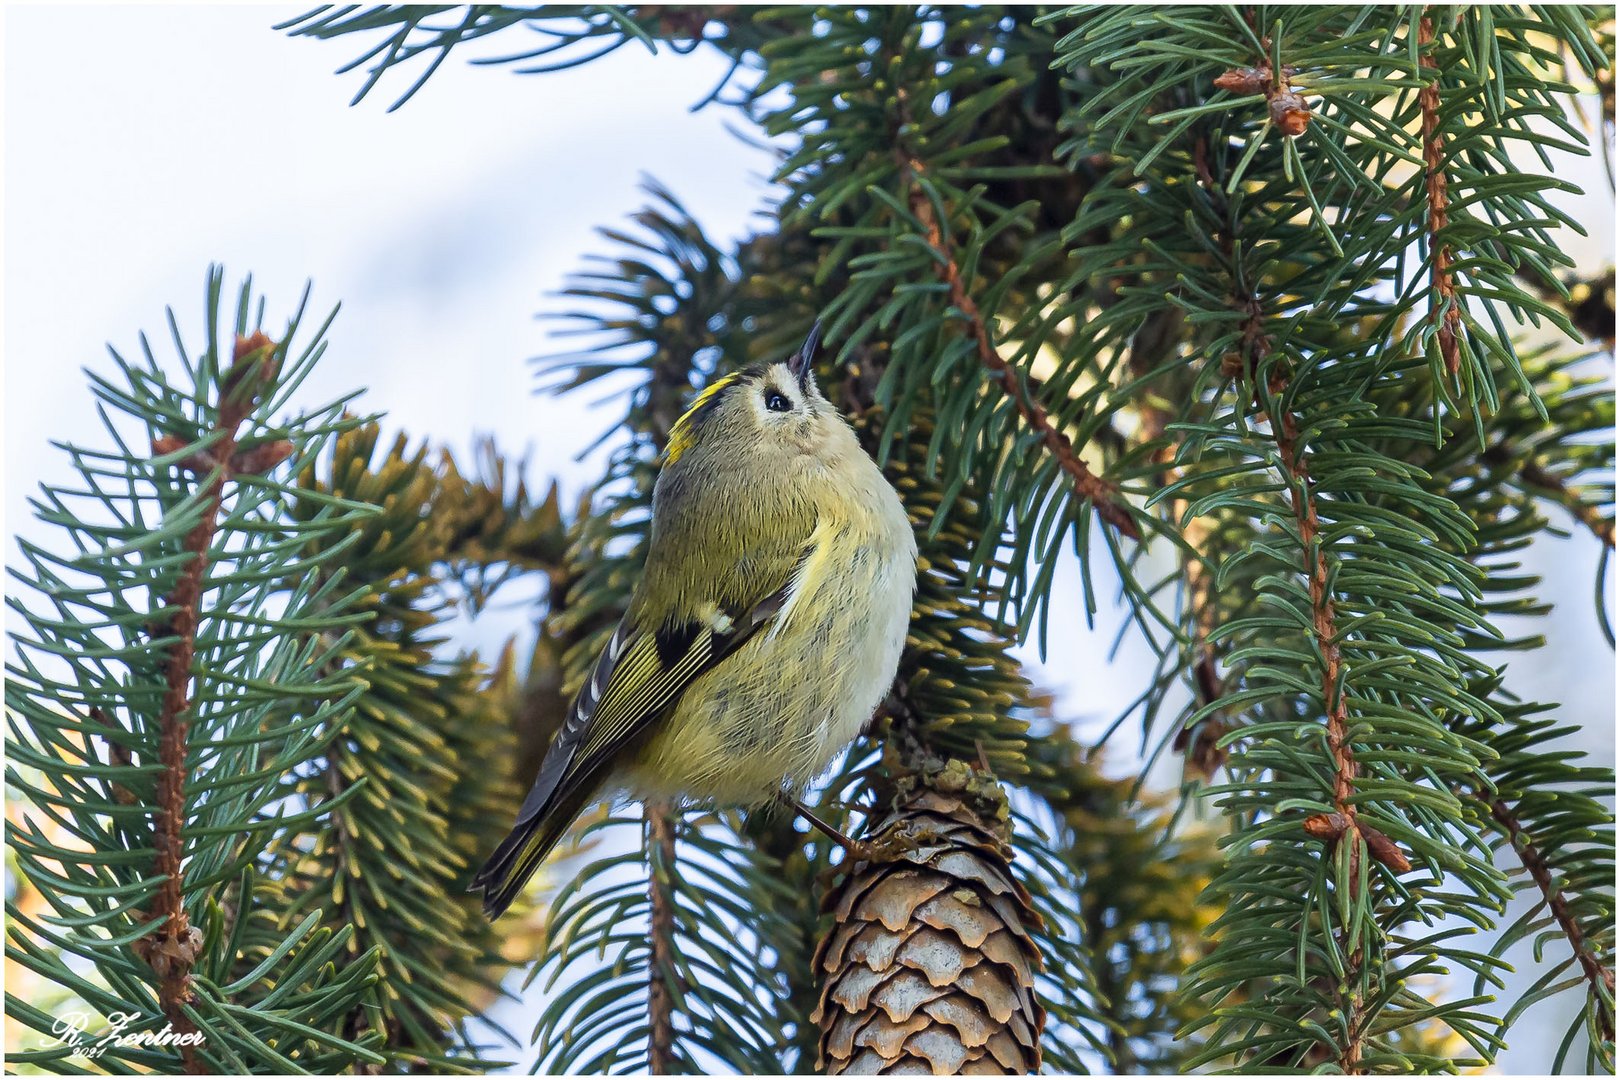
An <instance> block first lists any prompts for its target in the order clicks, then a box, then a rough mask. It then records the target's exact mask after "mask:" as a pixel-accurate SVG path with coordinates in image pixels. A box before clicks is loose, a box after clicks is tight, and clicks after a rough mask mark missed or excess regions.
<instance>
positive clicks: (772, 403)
mask: <svg viewBox="0 0 1620 1080" xmlns="http://www.w3.org/2000/svg"><path fill="white" fill-rule="evenodd" d="M765 407H766V408H767V409H769V410H771V412H792V411H793V402H791V401H789V400H788V399H787V395H786V394H784V393H782V392H781V391H780V390H767V391H765Z"/></svg>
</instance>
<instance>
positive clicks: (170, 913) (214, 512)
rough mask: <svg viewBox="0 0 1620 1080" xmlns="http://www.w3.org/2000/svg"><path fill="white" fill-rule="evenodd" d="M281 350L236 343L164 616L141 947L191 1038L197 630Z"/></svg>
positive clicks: (193, 1064)
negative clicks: (188, 827) (219, 535)
mask: <svg viewBox="0 0 1620 1080" xmlns="http://www.w3.org/2000/svg"><path fill="white" fill-rule="evenodd" d="M276 348H277V346H275V345H274V343H272V342H271V340H270V339H269V338H268V337H267V336H265V335H264V334H263V333H262V332H255V333H254V334H253V336H252V337H241V336H238V337H237V339H236V346H235V351H234V355H233V362H232V365H231V367H230V368H229V369H228V370H227V371H226V373H225V377H224V379H223V380H222V382H221V385H220V391H219V393H220V400H219V402H218V406H217V408H218V418H217V425H216V426H215V427H214V429H213V430H212V431H211V432H209V433H208V435H207V436H206V441H208V442H209V443H210V446H209V449H208V450H207V451H205V452H203V453H204V454H205V455H206V458H207V460H208V461H209V463H210V464H211V466H212V468H211V470H210V479H209V480H208V482H207V484H206V486H205V487H204V489H203V492H202V499H203V503H202V515H201V516H200V517H199V518H198V520H197V523H196V524H195V525H193V526H192V528H191V530H190V531H189V532H187V533H186V537H185V542H184V547H185V550H186V551H187V552H189V553H190V555H191V559H190V560H189V561H188V562H187V564H186V567H185V569H184V570H182V571H181V572H180V577H179V580H178V581H177V582H176V583H175V587H174V591H173V592H172V593H170V595H169V597H168V603H167V605H166V610H165V613H164V617H165V620H166V622H167V626H166V627H165V628H164V630H165V634H166V636H170V635H172V636H173V637H174V643H173V644H172V645H170V646H169V648H168V650H167V655H166V656H165V657H164V660H163V673H164V683H165V691H164V695H163V705H162V708H161V711H160V713H159V716H158V725H159V728H160V731H161V735H160V737H159V741H158V758H159V762H160V764H161V765H162V766H163V768H162V771H161V772H160V773H159V774H158V776H157V798H158V817H157V819H156V821H155V822H154V823H153V839H154V841H155V846H156V849H157V851H156V860H155V862H156V866H155V869H156V871H157V873H158V874H160V875H162V876H163V879H164V880H163V884H162V885H161V886H159V888H158V893H157V896H156V898H155V904H154V907H153V910H152V911H151V912H149V913H148V914H149V915H154V916H161V917H162V919H163V921H162V922H161V923H160V924H158V925H157V926H155V927H154V928H153V929H152V930H151V931H150V932H149V933H148V934H147V935H146V937H145V938H143V939H141V940H140V941H138V942H137V943H136V945H135V951H136V953H137V954H139V955H140V956H141V957H142V958H143V959H145V960H146V961H147V963H149V964H151V965H152V969H153V971H155V972H156V973H157V975H158V999H159V1001H160V1002H161V1003H162V1006H163V1011H164V1013H165V1014H166V1015H167V1016H168V1017H169V1020H170V1022H171V1023H172V1024H173V1025H174V1029H175V1030H176V1031H178V1032H181V1033H185V1034H191V1033H195V1032H196V1030H197V1029H196V1026H195V1025H194V1024H193V1023H192V1022H191V1019H190V1017H188V1016H187V1015H186V1010H185V1006H186V1004H187V1003H189V1002H190V1000H191V996H192V991H191V968H192V964H193V963H194V962H195V961H196V959H197V955H198V952H199V950H200V949H201V947H202V933H201V931H199V930H197V929H195V928H194V927H192V925H191V922H190V920H189V918H188V917H187V913H186V908H185V900H184V897H183V896H182V892H181V888H182V881H183V879H182V876H181V861H182V859H183V858H184V855H185V838H184V830H185V823H186V799H185V785H186V781H187V779H188V776H189V774H188V773H187V770H186V752H187V733H188V728H189V718H190V709H191V684H192V678H193V674H192V660H193V658H194V657H195V655H196V640H197V626H198V623H199V621H200V613H199V605H200V603H201V600H202V592H203V579H204V577H205V575H206V574H207V571H208V549H209V545H210V544H211V543H212V542H213V539H214V530H215V528H216V526H217V524H218V521H219V512H220V506H221V504H222V503H223V501H224V497H225V488H226V485H227V484H228V483H229V482H230V480H231V478H232V476H233V473H234V470H233V468H232V458H233V456H234V455H235V453H236V445H237V439H238V437H239V432H240V428H241V426H242V422H243V421H244V420H246V419H247V417H248V416H249V415H251V414H252V412H253V410H254V407H255V406H256V405H257V404H258V399H259V395H260V394H261V392H262V391H263V390H264V388H265V387H267V386H269V385H270V383H271V382H272V381H273V380H274V378H275V369H276V367H277V366H279V365H278V364H277V363H276V362H275V360H274V357H275V351H276ZM166 445H167V444H165V443H162V442H161V441H159V440H154V446H153V451H154V453H156V454H158V455H160V456H161V455H162V454H163V452H164V446H166ZM289 448H290V444H289ZM182 1053H183V1055H184V1058H185V1063H186V1069H187V1071H189V1072H206V1071H208V1070H207V1069H206V1068H205V1067H204V1066H203V1065H202V1063H201V1062H200V1061H199V1060H198V1058H197V1053H196V1051H195V1050H194V1049H193V1048H192V1047H191V1046H190V1045H185V1046H183V1047H182Z"/></svg>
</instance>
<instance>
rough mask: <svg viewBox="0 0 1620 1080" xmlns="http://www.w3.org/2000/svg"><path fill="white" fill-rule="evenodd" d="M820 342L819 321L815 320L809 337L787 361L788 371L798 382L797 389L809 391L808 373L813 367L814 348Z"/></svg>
mask: <svg viewBox="0 0 1620 1080" xmlns="http://www.w3.org/2000/svg"><path fill="white" fill-rule="evenodd" d="M820 342H821V320H820V319H817V320H816V325H814V326H812V327H811V328H810V336H809V337H807V338H805V339H804V344H803V345H801V346H799V351H798V352H796V353H794V354H793V358H792V359H790V360H789V361H788V371H790V372H792V373H793V377H794V378H795V379H798V380H799V388H800V389H802V390H805V391H808V390H809V389H810V372H811V370H812V369H813V368H814V366H815V364H814V361H815V358H816V346H817V345H818V344H820Z"/></svg>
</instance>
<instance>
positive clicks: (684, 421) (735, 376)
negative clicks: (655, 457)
mask: <svg viewBox="0 0 1620 1080" xmlns="http://www.w3.org/2000/svg"><path fill="white" fill-rule="evenodd" d="M741 378H742V372H740V371H734V372H732V373H731V374H730V375H726V376H723V377H722V378H720V379H718V380H716V381H715V382H714V383H711V384H710V385H708V386H706V387H704V388H703V390H702V391H701V392H700V393H699V394H698V396H697V397H695V398H693V399H692V404H691V405H689V406H687V408H686V411H685V412H683V413H681V418H680V419H679V420H677V421H675V424H674V426H673V427H671V428H670V429H669V445H668V446H667V447H666V448H665V449H664V462H665V464H670V465H672V464H674V463H675V462H677V461H679V460H680V459H681V455H682V454H684V453H686V452H687V451H688V450H690V449H692V444H693V443H694V442H696V441H697V431H696V430H695V429H694V427H693V424H692V417H694V416H696V415H697V412H698V410H699V409H701V408H703V406H705V405H707V404H708V403H709V402H711V401H713V400H714V399H715V398H716V397H718V396H719V395H720V393H721V392H723V391H724V390H725V388H726V387H728V386H733V385H735V384H736V382H737V380H739V379H741Z"/></svg>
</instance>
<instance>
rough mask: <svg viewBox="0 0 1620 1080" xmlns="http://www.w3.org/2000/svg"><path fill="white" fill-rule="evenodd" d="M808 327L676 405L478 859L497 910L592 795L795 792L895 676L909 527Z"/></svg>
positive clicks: (737, 796) (707, 796) (751, 801)
mask: <svg viewBox="0 0 1620 1080" xmlns="http://www.w3.org/2000/svg"><path fill="white" fill-rule="evenodd" d="M816 338H817V334H816V331H812V332H811V334H810V338H809V340H807V341H806V342H805V344H804V346H803V347H802V348H801V349H800V350H799V351H798V353H797V354H795V355H794V356H793V357H792V358H791V359H788V360H786V361H783V362H779V363H774V364H768V365H756V366H754V367H750V368H747V369H745V370H743V371H740V372H736V373H734V374H730V375H727V376H725V377H723V378H721V379H719V380H717V381H715V382H714V383H713V384H712V385H710V386H709V387H708V388H707V389H705V390H704V391H703V392H702V393H700V394H699V395H698V396H697V398H696V399H695V400H694V401H693V402H692V405H691V407H690V408H689V409H688V410H687V411H686V413H685V414H684V415H683V416H682V417H681V418H680V419H679V420H677V421H676V422H675V425H674V427H673V428H672V430H671V432H670V438H669V443H668V447H667V450H666V451H665V456H664V461H663V467H662V469H661V471H660V472H659V476H658V482H657V484H656V486H655V487H654V489H653V517H652V537H651V540H650V543H649V546H648V551H647V562H646V567H645V570H644V572H643V574H642V577H641V580H640V582H638V583H637V585H636V587H635V589H634V591H633V593H632V595H631V598H630V605H629V608H628V610H627V612H626V614H625V616H624V619H623V621H622V622H620V624H619V626H618V628H617V629H616V630H615V631H614V633H613V636H612V638H611V639H610V640H609V642H608V644H607V647H606V649H605V650H603V652H602V655H601V657H600V658H599V659H598V660H597V662H596V666H595V668H594V669H593V670H592V673H591V676H590V678H589V679H588V680H587V681H586V683H585V685H584V686H583V687H582V688H581V689H580V691H579V695H578V697H577V698H576V699H575V700H574V702H573V705H572V707H571V708H570V709H569V712H568V716H567V718H566V719H565V720H564V722H563V724H562V727H561V728H560V729H559V730H558V731H557V734H556V735H555V736H554V737H553V739H552V742H551V745H550V747H549V748H548V749H547V751H546V755H545V758H544V760H543V761H542V763H541V765H540V774H539V776H538V777H537V778H536V780H535V782H534V787H533V788H532V789H531V790H530V792H529V795H528V797H527V798H526V799H525V800H524V802H523V807H522V809H521V810H520V811H519V812H518V817H517V824H516V826H515V827H514V828H513V829H512V832H511V834H510V835H509V836H507V838H506V839H505V840H504V841H502V842H501V844H500V846H499V847H497V848H496V849H495V853H494V854H493V855H492V856H490V859H489V861H488V862H487V863H485V864H484V866H483V868H482V869H480V870H479V871H478V873H477V874H476V875H475V876H474V878H473V883H472V885H473V888H474V889H480V888H481V889H482V890H483V892H484V910H485V912H486V913H487V914H488V915H489V916H490V917H491V918H494V917H496V916H498V915H499V914H500V913H501V912H503V911H505V910H506V908H507V906H508V905H509V904H510V903H511V902H512V898H513V897H514V896H515V895H516V894H517V892H518V890H519V889H520V888H522V886H523V884H524V882H525V881H527V880H528V878H529V877H530V876H531V875H532V874H533V873H534V871H535V868H536V867H538V866H539V865H540V863H541V861H542V860H543V859H544V858H545V857H546V855H547V853H548V852H550V850H551V849H552V848H553V847H554V846H555V845H556V843H557V842H558V840H560V839H561V838H562V836H563V835H564V833H565V832H566V831H567V829H568V826H569V825H570V824H571V823H572V822H573V820H574V819H575V818H576V817H577V816H578V815H579V813H580V812H581V811H582V810H583V809H584V808H585V807H587V806H588V805H590V804H591V803H592V802H594V801H596V800H597V799H599V798H601V797H604V796H614V795H618V794H627V795H630V796H633V797H638V798H643V799H670V800H676V801H680V802H712V803H715V804H719V805H729V806H754V805H759V804H762V803H764V802H766V801H768V800H770V799H772V798H776V797H778V796H782V795H785V796H788V797H797V795H798V794H799V793H801V792H802V791H803V790H804V789H805V788H806V787H807V786H808V785H809V784H810V783H811V782H812V781H813V780H815V778H816V777H817V776H819V775H820V774H822V773H823V772H824V771H825V770H826V769H827V768H828V766H829V765H831V763H832V761H833V760H834V758H836V757H837V756H838V754H839V752H840V751H842V750H843V749H844V747H846V746H847V745H849V743H850V742H851V741H852V740H853V739H854V738H855V736H856V735H857V734H859V733H860V731H861V728H862V727H863V726H864V725H865V724H866V722H867V721H868V720H869V719H870V718H871V716H872V713H873V712H874V710H875V709H876V708H877V706H878V704H879V703H880V702H881V701H882V700H883V698H884V696H885V695H886V694H887V693H888V690H889V687H890V685H891V684H892V683H893V682H894V676H895V669H896V667H897V666H898V664H899V661H900V650H901V647H902V646H903V645H904V644H905V639H906V628H907V625H908V623H909V620H910V616H911V601H912V593H913V591H914V590H915V587H916V564H917V547H916V541H915V538H914V537H913V535H912V530H911V526H910V523H909V522H908V521H907V519H906V512H905V509H904V508H903V507H902V506H901V504H900V497H899V496H898V495H897V494H896V493H895V490H894V488H893V487H892V486H890V484H889V482H888V481H887V480H885V479H884V477H883V474H882V473H881V472H880V471H879V470H878V467H877V465H876V464H875V463H874V462H873V461H872V459H871V457H870V456H868V455H867V453H866V451H865V450H864V449H862V447H861V445H860V443H859V442H858V441H857V439H856V437H855V433H854V432H853V431H852V430H851V429H850V426H849V424H848V423H847V422H845V420H844V418H843V416H842V415H840V414H839V412H838V410H837V409H835V408H834V407H833V406H832V405H831V404H829V403H828V401H827V399H826V398H825V397H823V396H822V394H821V391H820V389H819V388H818V387H817V386H816V382H815V378H814V376H813V375H812V372H811V360H812V358H813V353H814V351H815V346H816Z"/></svg>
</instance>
